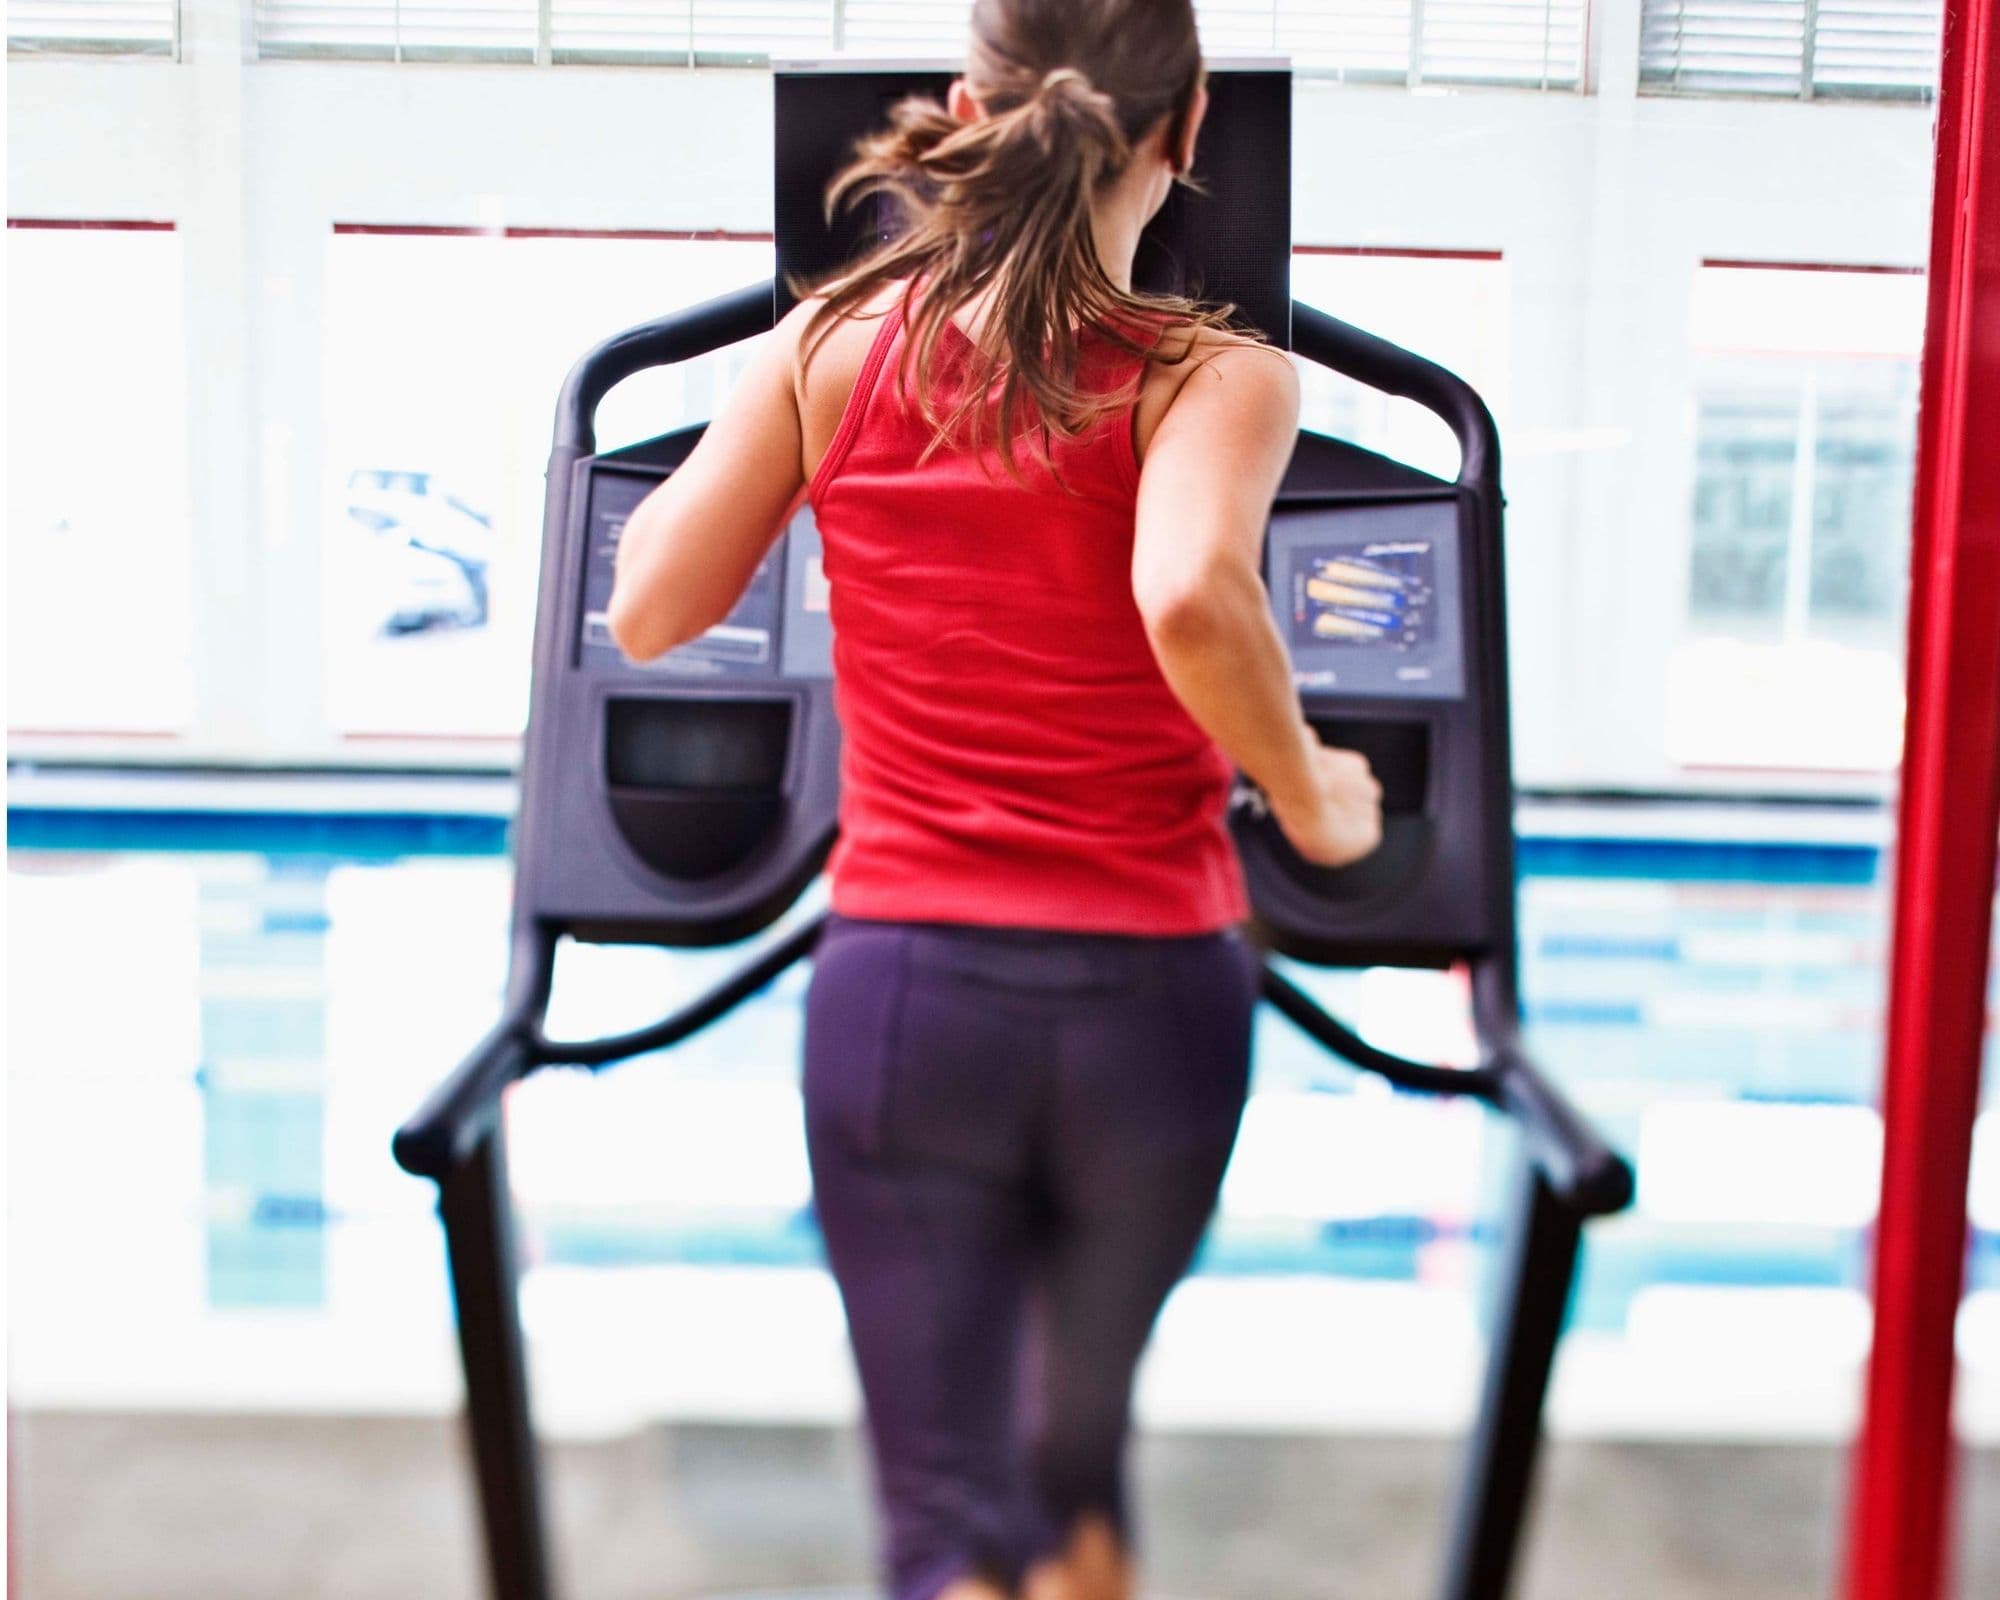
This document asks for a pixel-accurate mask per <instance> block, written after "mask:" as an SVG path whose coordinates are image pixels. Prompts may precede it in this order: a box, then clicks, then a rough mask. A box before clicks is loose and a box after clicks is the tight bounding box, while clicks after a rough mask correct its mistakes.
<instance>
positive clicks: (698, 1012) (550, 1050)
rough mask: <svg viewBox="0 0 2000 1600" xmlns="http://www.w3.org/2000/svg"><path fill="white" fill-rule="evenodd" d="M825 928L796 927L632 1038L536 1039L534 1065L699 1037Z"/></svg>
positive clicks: (611, 1060) (577, 1062) (603, 1058)
mask: <svg viewBox="0 0 2000 1600" xmlns="http://www.w3.org/2000/svg"><path fill="white" fill-rule="evenodd" d="M825 927H826V918H825V917H824V916H818V917H814V918H813V919H812V920H811V921H810V922H805V923H802V924H800V925H799V926H798V927H797V928H794V929H793V930H792V931H791V932H790V933H788V934H786V935H785V937H784V938H782V939H779V940H778V941H776V942H775V943H774V944H772V945H770V946H769V947H768V948H767V949H765V950H762V951H760V952H759V953H758V954H757V955H756V956H755V957H754V958H753V959H752V960H750V961H749V962H747V963H746V964H745V965H743V966H742V967H739V968H738V969H737V970H736V971H735V972H733V973H731V974H730V975H729V976H728V977H727V978H724V979H723V980H722V982H720V983H718V984H717V985H716V986H715V987H714V988H713V989H710V990H709V991H708V993H706V994H704V995H702V996H701V997H700V998H699V999H697V1000H691V1001H689V1002H688V1004H686V1005H684V1006H682V1007H681V1008H680V1009H679V1010H678V1011H675V1012H672V1013H671V1014H669V1015H667V1016H664V1017H662V1018H661V1019H660V1020H659V1021H658V1022H655V1023H651V1024H649V1025H648V1026H646V1027H643V1028H635V1029H633V1030H632V1031H631V1032H630V1033H619V1034H613V1035H612V1036H611V1037H610V1038H608V1039H576V1040H554V1039H546V1038H543V1037H541V1036H540V1035H539V1034H537V1035H536V1039H535V1049H536V1055H537V1057H538V1061H537V1064H538V1065H558V1066H576V1067H590V1068H592V1069H593V1070H594V1069H596V1068H598V1067H608V1066H611V1065H613V1064H615V1063H617V1062H620V1061H624V1060H627V1059H629V1058H630V1057H632V1056H638V1055H644V1054H646V1053H647V1052H648V1051H650V1050H664V1049H666V1048H667V1047H668V1046H669V1045H675V1044H679V1043H680V1042H681V1040H683V1039H685V1038H687V1037H688V1036H689V1035H690V1034H694V1033H699V1032H700V1031H701V1030H702V1029H703V1028H705V1027H707V1026H708V1025H709V1024H710V1023H711V1022H714V1021H716V1020H717V1019H718V1018H721V1017H725V1016H727V1015H728V1014H729V1013H730V1012H732V1011H734V1010H735V1009H736V1008H737V1007H738V1006H740V1005H741V1004H742V1003H743V1002H744V1001H745V1000H748V999H749V998H750V997H751V996H752V995H753V994H756V993H757V992H758V991H759V990H760V989H762V988H763V987H764V986H765V985H766V984H768V983H770V982H771V981H772V980H773V979H775V978H776V977H777V976H778V975H779V974H780V973H781V972H783V971H785V970H786V969H787V968H788V967H790V966H792V965H793V964H794V963H796V962H798V961H801V960H803V959H804V958H805V957H807V956H809V955H811V954H812V950H813V946H814V945H816V944H818V943H819V936H820V934H821V932H822V931H824V929H825Z"/></svg>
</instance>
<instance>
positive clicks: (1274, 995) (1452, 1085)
mask: <svg viewBox="0 0 2000 1600" xmlns="http://www.w3.org/2000/svg"><path fill="white" fill-rule="evenodd" d="M1264 998H1265V999H1266V1000H1268V1001H1270V1002H1271V1004H1272V1005H1273V1006H1274V1007H1276V1009H1277V1010H1278V1012H1279V1014H1280V1015H1282V1016H1283V1017H1284V1018H1285V1019H1286V1020H1287V1021H1289V1022H1291V1023H1293V1024H1294V1025H1296V1026H1297V1028H1298V1029H1299V1031H1300V1032H1301V1033H1303V1034H1305V1035H1306V1036H1307V1037H1308V1038H1310V1039H1315V1040H1317V1041H1318V1042H1319V1043H1320V1044H1322V1045H1324V1046H1326V1048H1327V1049H1328V1050H1330V1051H1332V1052H1333V1053H1334V1054H1335V1055H1337V1056H1339V1057H1340V1058H1341V1059H1342V1060H1344V1061H1347V1062H1350V1063H1352V1064H1353V1065H1354V1066H1357V1067H1360V1068H1361V1069H1362V1070H1363V1071H1365V1072H1372V1073H1374V1074H1375V1075H1376V1076H1377V1077H1378V1078H1387V1079H1388V1080H1389V1081H1390V1082H1391V1083H1393V1084H1394V1085H1395V1086H1396V1087H1397V1088H1399V1089H1409V1090H1412V1091H1413V1092H1415V1093H1417V1094H1467V1095H1471V1096H1472V1097H1473V1098H1474V1099H1475V1100H1484V1101H1486V1102H1487V1103H1488V1104H1489V1105H1497V1104H1499V1098H1500V1086H1499V1081H1498V1079H1497V1078H1496V1077H1495V1075H1494V1073H1493V1072H1492V1070H1491V1069H1490V1068H1487V1067H1433V1066H1427V1065H1425V1064H1424V1063H1423V1062H1420V1061H1409V1060H1405V1059H1404V1058H1403V1057H1402V1056H1398V1055H1391V1054H1390V1053H1389V1052H1388V1051H1387V1050H1381V1049H1378V1048H1377V1047H1376V1046H1374V1045H1372V1044H1370V1043H1369V1042H1368V1041H1367V1040H1366V1039H1364V1038H1362V1037H1361V1035H1360V1034H1358V1033H1356V1032H1355V1031H1354V1030H1353V1029H1352V1028H1350V1027H1348V1026H1347V1024H1346V1023H1344V1022H1342V1021H1341V1020H1340V1019H1339V1018H1338V1017H1335V1016H1333V1015H1332V1014H1331V1013H1329V1012H1327V1011H1324V1010H1322V1009H1321V1007H1320V1004H1319V1002H1318V1001H1317V1000H1315V999H1313V997H1312V996H1311V995H1309V994H1307V993H1306V992H1305V990H1303V989H1301V988H1300V987H1299V986H1298V985H1297V984H1295V983H1293V982H1292V980H1291V979H1289V978H1287V977H1285V976H1284V975H1283V974H1282V973H1280V972H1279V971H1278V969H1277V968H1275V967H1273V966H1271V965H1270V964H1269V963H1268V962H1266V963H1265V966H1264Z"/></svg>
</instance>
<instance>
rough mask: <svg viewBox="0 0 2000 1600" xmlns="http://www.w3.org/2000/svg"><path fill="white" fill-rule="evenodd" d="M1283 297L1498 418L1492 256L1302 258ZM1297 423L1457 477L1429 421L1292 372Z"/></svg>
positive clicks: (1503, 291) (1442, 438) (1322, 254)
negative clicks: (1445, 380) (1473, 396)
mask: <svg viewBox="0 0 2000 1600" xmlns="http://www.w3.org/2000/svg"><path fill="white" fill-rule="evenodd" d="M1292 297H1293V298H1294V299H1296V300H1302V301H1304V302H1305V303H1306V304H1307V305H1310V306H1314V307H1316V308H1318V309H1319V310H1321V311H1325V312H1327V313H1328V314H1329V315H1331V316H1336V317H1338V318H1340V319H1341V321H1343V322H1351V323H1353V324H1354V325H1355V326H1356V327H1359V328H1364V329H1366V330H1367V331H1368V332H1369V333H1373V334H1379V335H1380V336H1381V337H1382V338H1385V339H1387V340H1389V341H1390V342H1391V343H1394V344H1399V345H1401V346H1403V347H1404V348H1405V349H1406V350H1410V351H1413V352H1415V353H1416V354H1417V355H1420V356H1424V357H1427V358H1428V359H1430V360H1432V361H1435V362H1437V363H1439V364H1440V365H1441V366H1444V367H1447V368H1449V369H1450V370H1451V371H1453V372H1455V373H1457V374H1458V375H1459V376H1460V377H1461V378H1463V379H1465V380H1466V382H1468V383H1469V384H1471V385H1472V386H1473V388H1475V389H1477V390H1478V391H1479V394H1480V397H1481V398H1482V399H1484V400H1485V401H1486V403H1487V405H1488V407H1489V408H1491V409H1492V410H1493V411H1494V413H1495V414H1496V416H1497V415H1503V414H1504V412H1505V395H1506V391H1507V382H1508V378H1507V368H1508V355H1507V352H1508V344H1509V304H1508V297H1509V285H1508V277H1507V267H1506V264H1505V263H1504V262H1503V261H1502V260H1501V259H1500V257H1499V256H1498V255H1497V254H1494V253H1490V252H1484V251H1468V252H1465V253H1462V254H1452V253H1447V252H1406V251H1395V250H1336V249H1322V250H1314V249H1306V250H1301V251H1299V252H1297V253H1296V254H1294V255H1293V257H1292ZM1301 377H1302V379H1303V382H1302V386H1301V393H1300V408H1299V422H1300V425H1301V426H1302V427H1305V428H1310V429H1312V430H1313V431H1315V432H1318V433H1327V434H1332V435H1333V436H1335V437H1336V438H1341V439H1346V440H1349V441H1351V442H1352V443H1354V444H1358V445H1361V446H1363V447H1365V448H1367V449H1370V450H1374V451H1377V452H1379V453H1380V454H1382V455H1386V456H1392V457H1394V458H1395V459H1396V460H1398V461H1405V462H1408V463H1409V464H1410V465H1411V466H1413V467H1419V468H1422V469H1423V470H1424V471H1426V472H1432V473H1436V474H1437V475H1438V476H1440V477H1444V478H1451V477H1455V476H1457V473H1458V459H1459V450H1458V441H1457V440H1456V439H1454V438H1453V437H1452V433H1451V430H1450V429H1449V428H1448V427H1446V426H1445V424H1444V422H1443V421H1442V420H1440V419H1439V418H1438V416H1437V415H1436V414H1435V413H1434V412H1431V411H1429V410H1427V409H1426V408H1425V407H1423V406H1420V405H1418V404H1417V403H1416V402H1415V401H1413V400H1401V399H1397V398H1395V397H1393V396H1390V395H1386V394H1384V393H1383V392H1382V391H1381V390H1379V389H1371V388H1369V387H1368V386H1367V385H1365V384H1360V383H1355V382H1353V381H1352V380H1350V379H1347V378H1342V377H1339V376H1337V375H1336V374H1334V373H1331V372H1328V371H1327V370H1326V369H1325V368H1323V367H1319V366H1314V365H1310V364H1305V363H1302V364H1301Z"/></svg>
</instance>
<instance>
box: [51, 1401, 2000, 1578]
mask: <svg viewBox="0 0 2000 1600" xmlns="http://www.w3.org/2000/svg"><path fill="white" fill-rule="evenodd" d="M548 1459H549V1498H550V1503H551V1507H552V1510H553V1513H554V1516H555V1521H556V1536H557V1539H558V1549H557V1560H558V1563H559V1571H560V1572H561V1573H562V1575H563V1577H564V1580H565V1581H564V1586H563V1593H564V1594H565V1595H566V1596H568V1597H569V1600H696V1597H704V1600H706V1597H711V1596H714V1597H720V1596H732V1597H736V1600H752V1597H753V1596H754V1597H758V1600H777V1597H776V1596H775V1595H773V1594H770V1593H768V1591H784V1592H786V1593H787V1594H791V1593H794V1592H796V1593H797V1594H798V1595H799V1596H801V1597H804V1596H807V1595H810V1596H812V1597H814V1600H866V1597H867V1596H868V1594H869V1593H870V1591H869V1589H868V1587H867V1584H868V1578H869V1560H870V1558H869V1550H868V1539H869V1532H868V1506H867V1493H868V1486H867V1476H866V1464H865V1460H864V1458H863V1457H862V1455H861V1453H860V1444H859V1440H858V1438H857V1436H856V1435H855V1433H854V1431H853V1430H852V1429H850V1428H801V1427H784V1426H768V1427H741V1426H727V1425H689V1424H682V1425H676V1426H670V1427H657V1428H649V1429H647V1430H645V1431H643V1432H640V1433H638V1434H634V1435H632V1436H630V1437H627V1438H622V1439H618V1440H615V1441H610V1442H603V1443H594V1444H566V1445H559V1446H556V1447H555V1448H554V1449H552V1450H551V1451H550V1453H549V1458H548ZM1133 1459H1134V1466H1135V1469H1136V1472H1137V1481H1138V1485H1139V1500H1138V1515H1139V1517H1140V1518H1141V1519H1142V1526H1143V1530H1144V1531H1143V1533H1142V1535H1141V1536H1142V1538H1143V1539H1144V1540H1145V1550H1146V1553H1145V1566H1144V1579H1145V1589H1144V1594H1145V1600H1395V1597H1399V1596H1410V1597H1412V1600H1415V1597H1418V1596H1427V1595H1429V1594H1430V1593H1432V1592H1433V1586H1434V1584H1435V1582H1436V1576H1437V1571H1438V1561H1439V1552H1440V1545H1441V1539H1440V1535H1441V1527H1442V1521H1441V1519H1442V1517H1443V1514H1444V1506H1445V1503H1446V1495H1447V1493H1448V1488H1449V1484H1450V1481H1451V1474H1452V1470H1453V1467H1454V1465H1455V1459H1456V1458H1455V1452H1454V1451H1453V1449H1452V1447H1451V1446H1450V1445H1449V1444H1447V1443H1445V1442H1443V1441H1429V1440H1425V1441H1417V1440H1395V1439H1366V1438H1323V1437H1322V1438H1312V1439H1304V1438H1273V1437H1268V1436H1267V1437H1255V1436H1250V1435H1244V1434H1212V1435H1211V1434H1204V1435H1193V1434H1185V1433H1180V1434H1150V1433H1149V1434H1144V1435H1142V1436H1141V1437H1140V1439H1139V1441H1138V1444H1137V1447H1136V1449H1135V1452H1134V1458H1133ZM14 1466H15V1473H16V1483H17V1485H18V1487H17V1488H16V1491H15V1495H16V1504H15V1514H16V1519H17V1520H16V1541H17V1542H16V1547H15V1556H16V1561H17V1569H16V1570H17V1577H18V1582H19V1587H18V1589H17V1591H16V1592H17V1593H18V1594H20V1595H22V1596H25V1597H27V1600H277V1597H282V1600H409V1597H411V1596H414V1595H422V1596H424V1597H425V1600H461V1597H462V1600H477V1597H478V1596H479V1595H480V1593H481V1590H480V1587H479V1581H478V1576H479V1575H478V1568H477V1564H476V1559H475V1550H474V1538H475V1530H474V1525H473V1518H472V1513H471V1506H470V1496H469V1492H468V1488H467V1485H466V1483H465V1481H464V1478H463V1477H462V1474H461V1467H460V1461H459V1454H458V1435H457V1431H456V1429H455V1428H454V1427H453V1426H451V1425H450V1424H447V1423H444V1422H437V1421H425V1420H413V1419H364V1418H355V1417H343V1418H302V1417H282V1418H279V1417H263V1418H252V1417H212V1416H211V1417H188V1416H156V1417H134V1416H120V1417H105V1416H90V1415H87V1414H78V1413H53V1412H36V1413H30V1414H27V1415H24V1416H17V1417H16V1418H15V1425H14ZM1841 1469H1842V1457H1841V1456H1840V1455H1839V1454H1838V1453H1837V1452H1835V1451H1832V1450H1829V1449H1823V1448H1802V1447H1784V1446H1769V1445H1761V1446H1751V1445H1718V1444H1674V1445H1666V1444H1608V1443H1594V1442H1593V1443H1584V1442H1571V1441H1557V1442H1555V1443H1554V1444H1553V1445H1552V1446H1551V1447H1550V1450H1549V1454H1548V1456H1547V1459H1546V1473H1545V1476H1544V1479H1543V1483H1542V1492H1541V1500H1540V1505H1539V1508H1538V1511H1537V1515H1536V1520H1535V1522H1534V1525H1533V1529H1532V1532H1531V1534H1530V1542H1529V1545H1528V1552H1527V1559H1526V1564H1525V1573H1524V1579H1523V1582H1522V1585H1521V1589H1520V1591H1519V1596H1518V1600H1606V1597H1617V1600H1626V1597H1630V1600H1825V1596H1826V1594H1827V1593H1828V1590H1829V1582H1828V1575H1829V1565H1830V1562H1831V1560H1832V1559H1833V1557H1834V1555H1835V1552H1833V1551H1832V1550H1831V1549H1830V1548H1829V1545H1830V1540H1831V1534H1830V1531H1829V1530H1831V1529H1832V1528H1833V1527H1834V1526H1835V1521H1834V1519H1835V1514H1836V1511H1837V1507H1838V1504H1839V1499H1840V1493H1841ZM1963 1491H1964V1493H1963V1501H1962V1506H1963V1513H1964V1514H1963V1515H1962V1517H1961V1524H1962V1530H1963V1537H1962V1540H1961V1548H1962V1558H1961V1563H1960V1566H1961V1571H1960V1578H1959V1584H1958V1593H1959V1594H1960V1595H1962V1596H1964V1597H1965V1600H1973V1597H1975V1596H1990V1595H1993V1594H2000V1450H1990V1449H1989V1450H1983V1451H1978V1452H1973V1453H1971V1454H1969V1455H1968V1457H1967V1459H1966V1471H1965V1475H1964V1479H1963Z"/></svg>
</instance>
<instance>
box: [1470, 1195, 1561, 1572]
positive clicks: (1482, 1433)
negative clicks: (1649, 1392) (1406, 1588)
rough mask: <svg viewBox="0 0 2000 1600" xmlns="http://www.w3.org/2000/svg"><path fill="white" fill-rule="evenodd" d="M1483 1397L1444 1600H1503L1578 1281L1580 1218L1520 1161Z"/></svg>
mask: <svg viewBox="0 0 2000 1600" xmlns="http://www.w3.org/2000/svg"><path fill="white" fill-rule="evenodd" d="M1522 1164H1523V1166H1524V1167H1525V1168H1526V1171H1525V1173H1524V1174H1523V1176H1522V1177H1521V1178H1520V1180H1518V1181H1519V1189H1520V1195H1519V1199H1518V1202H1517V1204H1516V1206H1515V1210H1514V1216H1513V1222H1512V1227H1511V1229H1510V1244H1509V1247H1508V1254H1507V1258H1506V1264H1505V1267H1504V1270H1503V1272H1502V1275H1501V1279H1500V1282H1499V1285H1498V1288H1499V1297H1498V1307H1499V1315H1498V1320H1497V1321H1496V1323H1495V1326H1494V1330H1493V1345H1492V1353H1491V1355H1490V1356H1489V1357H1488V1358H1487V1365H1486V1383H1485V1392H1484V1395H1483V1396H1482V1398H1481V1401H1480V1406H1479V1417H1478V1420H1477V1421H1476V1422H1475V1423H1474V1425H1473V1430H1472V1437H1471V1440H1470V1443H1469V1445H1468V1447H1467V1451H1466V1462H1465V1469H1464V1477H1463V1478H1462V1480H1461V1482H1460V1484H1459V1490H1458V1506H1457V1511H1456V1513H1455V1515H1454V1517H1453V1522H1452V1532H1451V1545H1450V1553H1449V1556H1448V1560H1447V1565H1446V1567H1445V1577H1444V1588H1443V1591H1442V1594H1443V1597H1444V1600H1506V1595H1507V1593H1508V1591H1509V1589H1510V1587H1511V1586H1512V1583H1513V1579H1514V1569H1515V1563H1516V1558H1517V1556H1518V1554H1519V1550H1520V1543H1521V1533H1522V1529H1523V1527H1524V1526H1525V1519H1526V1516H1527V1511H1528V1498H1529V1493H1530V1490H1531V1489H1532V1487H1533V1483H1534V1474H1535V1458H1536V1455H1537V1452H1538V1451H1539V1449H1540V1446H1541V1441H1542V1403H1543V1400H1544V1398H1545V1397H1546V1395H1547V1393H1548V1386H1549V1373H1550V1370H1551V1368H1552V1367H1553V1366H1554V1364H1555V1353H1556V1342H1557V1340H1558V1339H1559V1337H1560V1336H1561V1334H1562V1328H1563V1321H1564V1318H1565V1317H1566V1316H1567V1314H1568V1311H1569V1301H1570V1291H1571V1289H1572V1288H1573V1286H1574V1284H1575V1281H1576V1266H1577V1256H1578V1251H1579V1248H1580V1246H1581V1243H1582V1236H1583V1219H1582V1218H1581V1217H1579V1216H1578V1215H1577V1214H1576V1213H1575V1212H1573V1211H1571V1210H1569V1209H1568V1208H1567V1207H1565V1206H1564V1205H1562V1204H1561V1202H1559V1201H1558V1200H1557V1199H1556V1197H1555V1195H1554V1193H1553V1192H1552V1191H1551V1190H1550V1188H1549V1186H1548V1184H1547V1183H1546V1182H1545V1181H1544V1180H1543V1178H1542V1175H1541V1173H1540V1172H1539V1171H1538V1170H1537V1169H1536V1168H1535V1166H1534V1164H1533V1163H1532V1162H1530V1161H1526V1160H1525V1159H1524V1160H1523V1163H1522Z"/></svg>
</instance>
